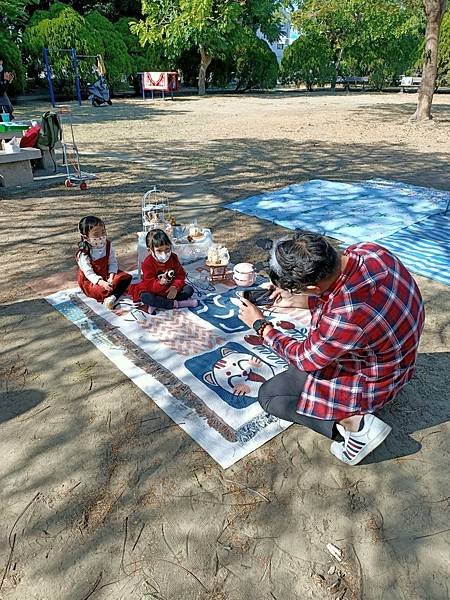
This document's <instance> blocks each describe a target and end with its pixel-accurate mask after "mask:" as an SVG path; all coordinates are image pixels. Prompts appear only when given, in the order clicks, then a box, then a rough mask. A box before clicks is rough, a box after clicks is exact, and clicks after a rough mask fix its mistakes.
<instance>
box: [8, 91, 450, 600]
mask: <svg viewBox="0 0 450 600" xmlns="http://www.w3.org/2000/svg"><path fill="white" fill-rule="evenodd" d="M415 99H416V97H415V96H414V95H410V94H393V95H387V94H385V95H378V94H344V93H342V94H337V95H326V94H315V93H313V94H284V95H283V94H270V95H269V94H267V95H261V96H240V97H234V96H225V97H221V96H216V97H209V98H205V99H198V98H180V99H178V100H177V101H175V102H165V103H164V102H161V101H155V102H150V101H148V102H143V101H141V100H129V101H118V102H116V103H114V105H113V106H112V107H111V108H106V107H105V108H104V109H98V110H97V111H95V110H93V109H92V108H90V107H88V106H87V105H86V106H83V107H82V108H81V109H76V111H75V117H74V122H75V135H76V138H77V142H78V144H79V146H80V148H81V150H82V151H83V156H84V158H85V160H86V167H87V168H88V169H92V170H95V171H96V172H97V173H98V175H99V179H98V180H97V181H96V182H94V183H93V184H92V185H91V187H90V189H89V191H88V192H87V193H85V194H83V193H81V192H79V190H77V189H73V190H66V189H64V187H62V186H61V185H55V186H53V187H50V188H44V187H42V188H39V189H38V190H36V188H34V189H30V188H27V189H23V190H19V191H15V192H12V193H11V192H9V193H5V192H0V194H2V195H1V196H0V207H1V211H0V219H1V229H2V236H1V242H0V243H1V249H2V252H1V255H0V261H1V263H0V268H1V272H2V286H1V298H0V300H1V302H2V305H1V308H0V319H1V321H0V333H1V341H2V361H1V365H0V370H1V385H2V388H1V392H2V395H1V400H0V451H1V456H2V460H1V462H0V506H1V520H0V540H1V542H0V582H1V585H0V598H5V599H8V600H24V598H26V599H27V600H87V599H88V598H92V599H93V600H103V599H105V600H106V599H107V600H118V599H121V598H123V599H127V600H129V599H132V600H134V599H139V600H140V599H144V598H145V599H154V600H163V599H164V600H191V599H192V600H194V599H199V600H207V599H208V600H213V599H214V600H242V599H244V598H250V599H251V600H266V599H267V600H273V599H283V600H285V599H288V600H290V599H294V598H299V599H301V600H303V599H307V598H314V599H317V598H320V599H322V598H323V599H325V600H327V599H329V598H345V599H351V598H353V599H355V600H356V599H358V600H360V599H361V600H366V599H367V600H372V599H373V600H381V599H383V600H397V598H398V599H399V600H400V599H402V600H403V599H404V598H405V599H406V598H408V600H416V599H417V600H418V599H420V600H444V599H446V598H448V572H449V558H448V557H449V556H450V548H449V542H448V540H449V539H450V538H449V532H448V512H447V511H448V501H449V500H448V499H449V496H450V490H449V483H448V481H449V479H448V476H447V474H448V459H449V446H448V437H449V427H448V419H449V408H448V390H449V372H450V360H449V356H450V354H449V341H450V319H449V315H450V300H449V294H448V287H445V286H443V285H440V284H438V283H436V282H432V281H430V280H427V279H424V278H420V277H419V278H418V281H419V284H420V286H421V289H422V292H423V294H424V297H425V300H426V307H427V323H426V330H425V334H424V337H423V342H422V345H421V353H420V357H419V361H418V371H417V375H416V377H415V379H414V381H413V383H412V384H411V385H410V386H409V387H408V388H407V389H406V390H405V391H404V392H403V393H401V394H400V396H399V397H398V398H397V400H396V401H395V402H394V403H392V404H391V405H390V406H389V407H387V409H386V410H385V413H384V418H385V419H386V421H388V422H389V423H390V424H391V425H393V426H394V433H393V435H391V436H390V437H389V439H388V441H387V443H386V445H385V446H383V447H382V448H381V449H380V450H378V451H377V452H376V453H374V455H373V457H372V458H371V459H370V461H369V462H368V463H365V464H363V465H361V466H360V467H357V468H354V469H349V468H346V467H344V466H341V465H339V464H337V463H336V461H334V460H333V459H332V458H331V456H330V454H329V449H328V445H329V444H328V442H327V441H326V440H325V439H321V438H320V437H318V436H317V435H315V434H313V433H312V432H310V431H306V430H304V429H302V428H300V427H291V428H289V429H288V430H287V431H286V432H285V433H284V434H283V435H280V436H278V437H277V438H276V439H274V440H273V441H271V442H270V443H268V444H266V445H265V446H264V447H262V448H261V449H259V450H258V451H257V452H254V453H253V454H252V455H250V456H249V457H247V458H246V459H244V460H242V461H240V462H239V463H238V464H236V465H235V466H234V467H232V468H230V469H228V470H227V471H222V470H221V469H220V468H219V467H218V466H217V465H216V464H215V463H214V462H213V461H212V460H211V459H210V458H209V456H207V455H206V454H205V453H204V452H203V451H202V450H201V449H200V448H199V447H198V446H197V445H196V444H195V443H194V442H193V441H192V440H191V438H189V437H188V436H187V435H186V434H185V433H184V432H182V431H181V430H180V429H179V428H178V427H171V426H170V425H171V421H170V419H169V418H168V417H167V416H166V415H165V414H164V413H162V412H161V411H160V410H159V409H158V408H157V407H156V406H155V405H154V404H153V403H152V402H149V401H148V398H147V397H146V396H145V395H144V394H143V393H142V392H141V391H140V390H139V389H138V388H136V387H135V386H134V385H133V384H132V383H131V382H130V381H129V380H128V379H126V378H125V377H124V376H123V375H122V374H121V373H120V372H119V371H118V370H117V369H115V368H114V367H113V365H112V364H111V363H110V362H109V361H108V360H107V359H106V358H105V357H104V356H103V355H102V354H100V353H99V352H98V351H97V350H96V349H95V348H94V347H93V346H92V345H91V344H90V343H89V342H88V341H87V340H86V339H84V338H83V337H82V336H81V335H80V334H79V332H78V330H77V329H76V328H75V327H73V326H72V325H71V324H70V323H69V322H68V321H66V320H65V319H64V318H62V317H61V316H60V315H59V314H58V313H56V311H54V310H52V309H51V308H50V306H49V305H47V303H46V302H45V301H44V300H42V299H40V298H38V297H37V296H36V294H35V293H33V292H32V291H31V289H30V288H28V286H27V283H28V282H29V281H30V280H31V279H34V278H36V277H39V276H42V275H44V274H55V273H58V272H60V271H63V270H65V269H68V268H70V267H71V266H72V265H73V254H74V245H75V243H76V241H77V236H76V225H77V222H78V220H79V218H80V217H81V216H83V215H85V214H87V213H94V214H99V215H101V216H102V217H104V218H105V220H106V222H107V225H108V232H109V235H110V236H111V237H112V238H113V239H114V240H115V243H116V246H117V248H118V249H119V251H120V252H121V253H122V254H124V253H126V252H129V251H133V250H134V249H135V244H136V236H135V232H136V231H138V229H139V222H140V214H139V206H140V199H141V196H142V193H143V192H144V191H145V190H146V189H148V188H149V187H151V185H153V184H154V183H156V184H158V185H163V186H164V187H165V189H166V190H167V191H168V193H169V194H170V198H171V200H172V202H173V206H174V212H175V213H176V214H177V216H178V217H179V218H180V219H181V220H186V219H188V218H189V217H191V216H196V217H197V218H198V219H199V221H200V223H201V224H202V225H208V226H210V227H212V229H213V230H214V232H215V234H216V236H215V237H216V239H217V240H218V241H221V242H226V244H227V245H228V247H229V248H230V249H231V251H232V255H233V259H235V260H237V259H242V258H244V257H245V258H247V259H251V260H255V259H257V258H259V257H261V254H259V252H258V251H256V250H255V249H254V241H255V240H256V239H258V238H260V237H265V236H270V235H277V234H279V233H281V231H282V230H281V229H280V228H278V227H275V226H271V225H269V224H267V223H265V222H262V221H258V220H257V219H253V218H250V217H245V216H241V215H237V214H235V213H230V212H229V211H226V210H224V209H222V208H221V206H222V205H223V204H224V203H226V202H228V201H230V200H232V199H235V198H240V197H245V196H247V195H249V194H251V193H253V192H255V191H258V190H263V189H267V188H274V187H279V186H282V185H286V184H289V183H293V182H298V181H301V180H305V179H312V178H333V179H337V180H342V181H353V180H355V179H362V178H369V177H384V178H389V179H396V180H403V181H406V182H409V183H414V184H418V185H432V186H435V187H438V188H442V189H450V179H449V166H448V165H449V155H450V143H449V139H450V135H449V134H450V96H437V97H436V101H435V115H436V122H435V123H434V124H431V125H429V126H426V127H417V126H413V125H411V124H409V123H408V121H407V116H408V115H409V114H411V113H412V112H413V107H414V101H415ZM45 108H46V107H44V106H39V105H36V104H29V105H23V106H19V107H18V110H17V114H18V116H24V117H25V116H26V117H28V118H31V117H32V116H38V115H39V114H41V113H42V112H43V111H44V109H45ZM328 542H332V543H334V544H336V545H337V546H338V547H340V548H341V549H342V550H343V561H342V562H341V563H339V562H337V561H335V560H333V559H332V557H331V555H330V554H329V553H328V552H327V550H326V545H327V543H328ZM4 574H5V576H4ZM2 578H3V579H2ZM344 591H345V594H344ZM343 594H344V595H343Z"/></svg>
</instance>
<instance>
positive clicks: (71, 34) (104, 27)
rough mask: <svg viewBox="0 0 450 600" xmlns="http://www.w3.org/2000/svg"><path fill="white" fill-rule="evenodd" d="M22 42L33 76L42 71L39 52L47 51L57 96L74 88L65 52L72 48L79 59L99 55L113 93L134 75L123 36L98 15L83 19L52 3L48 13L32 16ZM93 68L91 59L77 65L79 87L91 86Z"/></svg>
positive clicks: (70, 66) (68, 55)
mask: <svg viewBox="0 0 450 600" xmlns="http://www.w3.org/2000/svg"><path fill="white" fill-rule="evenodd" d="M23 39H24V51H25V52H26V53H28V56H29V57H30V58H31V59H32V61H34V62H35V64H36V69H35V74H36V75H39V74H40V72H41V71H42V48H48V49H49V53H50V62H51V65H52V73H53V78H54V83H55V86H56V88H57V90H58V91H59V92H63V93H71V92H72V90H73V86H74V73H73V66H72V58H71V56H70V54H69V52H67V51H65V49H68V48H75V50H76V53H77V54H78V55H89V56H94V57H95V56H96V55H98V54H100V55H102V57H103V59H104V61H105V65H106V77H107V80H108V83H109V84H110V86H111V87H112V89H114V88H115V89H117V88H118V87H120V85H121V84H122V80H124V79H126V78H128V76H129V75H130V74H131V72H132V71H133V67H132V63H131V60H130V57H129V55H128V49H127V45H126V43H125V41H124V40H123V37H122V34H121V33H120V31H118V30H117V29H116V27H115V26H114V25H113V23H111V22H110V21H109V20H108V19H107V18H106V17H104V16H103V15H101V14H100V13H99V12H98V11H91V12H90V13H88V14H87V15H86V16H85V17H83V16H82V15H80V14H79V13H78V12H77V11H76V10H74V9H73V8H72V7H71V6H67V5H65V4H62V3H61V2H55V3H54V4H52V6H51V7H50V9H49V10H48V11H43V10H40V11H36V12H35V13H34V14H33V16H32V17H31V19H30V21H29V23H28V25H27V27H26V28H25V31H24V35H23ZM95 66H96V64H95V59H94V58H86V59H80V60H79V61H78V73H79V76H80V80H81V82H82V84H87V83H89V82H92V80H93V78H94V77H95V72H94V71H95ZM31 71H32V70H31V69H30V72H31Z"/></svg>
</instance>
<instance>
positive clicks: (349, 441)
mask: <svg viewBox="0 0 450 600" xmlns="http://www.w3.org/2000/svg"><path fill="white" fill-rule="evenodd" d="M336 428H337V430H338V431H339V433H340V434H341V435H342V437H343V438H344V441H343V442H333V443H332V444H331V446H330V451H331V453H332V454H334V456H336V458H338V459H339V460H341V461H342V462H343V463H345V464H347V465H357V464H358V463H359V462H361V461H362V459H363V458H365V457H366V456H367V455H368V454H370V453H371V452H372V451H373V450H375V448H376V447H377V446H379V445H380V444H381V443H382V442H383V441H384V440H385V439H386V438H387V436H388V435H389V434H390V433H391V430H392V427H390V426H389V425H388V424H387V423H384V422H383V421H382V420H381V419H379V418H378V417H376V416H375V415H364V427H363V428H362V430H361V431H347V430H346V429H345V428H344V427H343V426H342V425H339V424H337V425H336Z"/></svg>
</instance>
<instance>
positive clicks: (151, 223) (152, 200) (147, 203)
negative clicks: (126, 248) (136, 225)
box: [142, 185, 172, 233]
mask: <svg viewBox="0 0 450 600" xmlns="http://www.w3.org/2000/svg"><path fill="white" fill-rule="evenodd" d="M169 210H170V209H169V203H168V201H167V197H166V195H165V194H164V192H162V191H161V190H159V189H158V188H157V187H156V185H155V186H153V187H152V189H151V190H148V192H146V193H145V194H144V196H143V197H142V230H143V231H151V230H152V229H162V230H163V231H166V232H167V233H170V232H171V230H172V226H171V224H170V222H169Z"/></svg>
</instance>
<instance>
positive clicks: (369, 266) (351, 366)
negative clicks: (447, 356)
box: [265, 243, 425, 420]
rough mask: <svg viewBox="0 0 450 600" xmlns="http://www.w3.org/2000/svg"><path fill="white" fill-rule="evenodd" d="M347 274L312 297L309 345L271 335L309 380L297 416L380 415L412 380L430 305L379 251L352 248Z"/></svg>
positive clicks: (284, 355) (367, 247)
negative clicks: (380, 410) (374, 413)
mask: <svg viewBox="0 0 450 600" xmlns="http://www.w3.org/2000/svg"><path fill="white" fill-rule="evenodd" d="M344 255H345V256H347V257H348V262H347V265H346V266H345V269H344V271H343V272H342V274H341V275H340V277H339V278H338V279H337V281H336V282H335V283H334V284H333V286H332V288H330V289H329V290H327V291H326V292H325V293H324V294H322V295H321V296H320V297H310V299H309V301H310V305H309V307H310V310H311V314H312V318H311V330H310V334H309V337H308V338H307V339H306V340H304V341H303V342H298V341H296V340H294V339H293V338H291V337H289V336H288V335H285V334H284V333H281V332H279V331H277V330H276V329H272V330H270V332H269V333H268V334H267V336H266V338H265V339H266V342H267V344H268V345H270V346H271V347H272V348H273V350H274V351H275V352H276V353H277V354H279V355H280V356H281V357H282V358H284V359H286V360H287V361H288V362H289V363H290V364H292V365H294V366H296V367H297V368H298V369H300V370H302V371H306V372H308V374H309V375H308V378H307V380H306V384H305V387H304V389H303V392H302V394H301V396H300V398H299V401H298V405H297V412H299V413H301V414H304V415H310V416H313V417H315V418H317V419H335V420H341V419H344V418H345V417H349V416H351V415H353V414H358V413H373V412H376V411H378V410H379V409H380V408H381V407H382V406H383V405H384V404H386V402H389V401H390V400H392V399H393V398H394V396H395V395H396V394H397V393H398V392H399V390H400V389H401V388H402V387H403V386H404V385H405V384H406V383H407V382H408V381H409V380H410V379H411V377H412V376H413V373H414V363H415V360H416V355H417V348H418V345H419V338H420V334H421V332H422V329H423V323H424V316H425V313H424V308H423V302H422V297H421V295H420V292H419V288H418V287H417V284H416V282H415V281H414V279H413V278H412V276H411V274H410V273H409V271H408V270H407V269H406V268H405V267H404V266H403V265H402V263H401V262H400V261H399V260H398V258H396V257H395V256H394V255H393V254H391V253H390V252H389V251H388V250H386V249H385V248H382V247H381V246H379V245H378V244H374V243H362V244H355V245H353V246H350V247H349V248H347V249H346V250H345V252H344Z"/></svg>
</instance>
